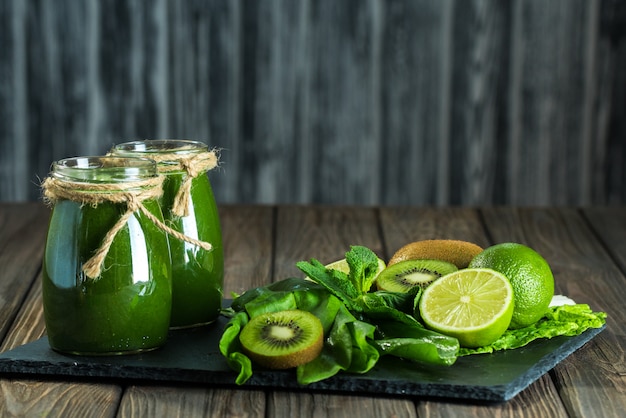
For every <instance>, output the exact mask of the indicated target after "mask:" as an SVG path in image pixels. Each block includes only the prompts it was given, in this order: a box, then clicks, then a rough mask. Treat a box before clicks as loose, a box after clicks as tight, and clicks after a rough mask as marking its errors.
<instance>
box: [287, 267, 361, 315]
mask: <svg viewBox="0 0 626 418" xmlns="http://www.w3.org/2000/svg"><path fill="white" fill-rule="evenodd" d="M296 266H297V267H298V268H299V269H300V270H301V271H302V272H303V273H304V274H306V275H307V276H308V277H309V278H310V279H311V280H313V281H315V282H316V283H318V284H319V285H321V286H323V287H325V288H326V289H327V290H328V291H329V292H330V293H331V294H333V295H334V296H336V297H337V298H339V300H341V301H342V302H343V303H344V304H346V305H347V306H348V307H353V306H354V305H353V301H354V299H355V298H356V297H357V296H359V294H360V293H359V292H358V290H357V289H356V288H355V287H354V285H353V284H352V282H351V281H350V280H348V276H347V275H346V274H345V273H344V272H342V271H339V270H333V269H327V268H326V267H324V265H323V264H322V263H320V262H319V261H318V260H316V259H311V261H310V262H307V261H299V262H297V263H296Z"/></svg>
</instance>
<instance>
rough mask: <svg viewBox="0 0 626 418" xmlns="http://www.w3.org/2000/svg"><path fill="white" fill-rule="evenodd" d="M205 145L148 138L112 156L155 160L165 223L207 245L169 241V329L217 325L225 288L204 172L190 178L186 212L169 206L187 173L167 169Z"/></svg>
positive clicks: (203, 149) (215, 221) (215, 218)
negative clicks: (160, 178) (161, 179)
mask: <svg viewBox="0 0 626 418" xmlns="http://www.w3.org/2000/svg"><path fill="white" fill-rule="evenodd" d="M207 152H208V147H207V145H206V144H203V143H201V142H196V141H182V140H146V141H134V142H129V143H124V144H118V145H116V146H115V147H114V148H113V150H112V154H114V155H123V156H135V157H136V156H141V157H145V158H158V161H159V164H158V167H159V172H161V173H162V174H163V175H164V176H165V181H164V184H163V197H162V199H161V207H162V210H163V216H164V217H165V219H166V223H167V224H168V225H169V226H170V227H172V228H173V229H175V230H176V231H178V232H181V233H183V234H184V235H186V236H189V237H191V238H194V239H197V240H200V241H205V242H208V243H210V244H211V245H212V246H213V248H212V250H210V251H207V250H205V249H202V248H200V247H198V246H196V245H194V244H190V243H187V242H183V241H181V240H179V239H177V238H175V237H171V236H170V237H169V243H170V256H171V261H172V317H171V323H170V325H171V327H172V328H183V327H191V326H197V325H202V324H207V323H211V322H213V321H215V320H216V319H217V317H218V316H219V313H220V309H221V304H222V296H223V284H224V255H223V246H222V233H221V228H220V221H219V213H218V208H217V205H216V202H215V199H214V196H213V190H212V188H211V184H210V181H209V178H208V175H207V173H206V172H202V173H200V174H199V175H197V176H195V177H192V180H191V189H190V193H189V198H188V202H187V208H188V211H187V214H186V215H183V216H181V215H176V214H175V213H174V212H173V210H172V208H173V206H174V201H175V199H177V197H178V194H179V192H180V189H181V187H182V184H183V182H184V180H185V179H187V178H188V173H187V172H186V171H184V170H182V169H171V166H172V165H176V164H178V163H177V162H178V161H180V160H184V159H188V158H193V157H194V156H198V155H201V154H206V153H207Z"/></svg>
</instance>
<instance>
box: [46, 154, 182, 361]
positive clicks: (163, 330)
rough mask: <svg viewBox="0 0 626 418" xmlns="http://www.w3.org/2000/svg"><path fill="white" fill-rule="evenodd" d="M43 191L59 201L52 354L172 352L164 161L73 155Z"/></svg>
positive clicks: (51, 248) (49, 278) (52, 237)
mask: <svg viewBox="0 0 626 418" xmlns="http://www.w3.org/2000/svg"><path fill="white" fill-rule="evenodd" d="M43 191H44V197H45V199H46V200H47V201H48V202H49V204H50V205H52V213H51V216H50V222H49V228H48V234H47V238H46V246H45V254H44V262H43V274H42V295H43V307H44V317H45V323H46V331H47V335H48V341H49V343H50V346H51V348H53V349H54V350H56V351H60V352H64V353H70V354H78V355H115V354H129V353H138V352H143V351H147V350H153V349H156V348H158V347H160V346H162V345H163V344H164V343H165V342H166V339H167V335H168V332H169V321H170V314H171V302H172V289H171V267H170V257H169V243H168V238H167V234H166V233H165V232H164V231H163V230H162V229H161V228H159V227H158V226H157V225H155V223H154V221H153V220H152V219H150V217H155V219H159V220H160V221H161V222H162V221H163V216H162V213H161V209H160V206H159V203H158V197H159V196H160V194H161V193H162V177H160V176H158V173H157V169H156V163H155V162H154V161H151V160H148V159H140V158H118V157H79V158H69V159H64V160H60V161H56V162H54V163H53V164H52V171H51V173H50V176H49V177H48V178H47V179H46V180H45V181H44V183H43ZM131 200H132V202H131ZM139 207H141V210H139V209H138V208H139ZM88 265H90V266H91V267H90V269H87V266H88Z"/></svg>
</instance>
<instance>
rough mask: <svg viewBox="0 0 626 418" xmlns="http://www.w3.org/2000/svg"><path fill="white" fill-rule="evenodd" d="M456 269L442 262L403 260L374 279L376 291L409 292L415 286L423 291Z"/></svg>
mask: <svg viewBox="0 0 626 418" xmlns="http://www.w3.org/2000/svg"><path fill="white" fill-rule="evenodd" d="M457 270H458V268H457V267H456V266H455V265H454V264H452V263H449V262H447V261H442V260H405V261H400V262H398V263H396V264H394V265H392V266H387V268H386V269H385V270H383V271H382V272H380V274H379V275H378V277H377V278H376V287H377V289H378V290H386V291H388V292H409V291H411V289H413V288H414V287H415V286H420V287H422V288H423V289H425V288H426V287H428V285H430V284H431V283H432V282H434V281H435V280H437V279H438V278H440V277H442V276H445V275H446V274H449V273H453V272H455V271H457Z"/></svg>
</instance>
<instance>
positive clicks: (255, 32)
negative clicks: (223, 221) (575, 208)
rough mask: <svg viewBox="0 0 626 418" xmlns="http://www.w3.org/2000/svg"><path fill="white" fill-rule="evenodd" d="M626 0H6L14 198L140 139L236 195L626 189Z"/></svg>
mask: <svg viewBox="0 0 626 418" xmlns="http://www.w3.org/2000/svg"><path fill="white" fill-rule="evenodd" d="M623 8H624V6H623V5H621V4H620V3H619V2H615V0H590V1H586V0H554V1H551V2H549V4H544V2H541V1H538V0H508V1H497V0H470V1H460V0H443V1H434V0H415V1H404V0H391V1H383V0H364V1H352V0H351V1H341V2H336V1H333V0H319V1H313V0H302V1H297V2H294V1H289V0H268V1H263V2H257V1H254V0H233V1H228V2H224V1H219V0H210V1H199V0H190V1H184V2H170V1H166V0H158V1H134V2H127V1H123V0H106V1H94V0H90V1H86V2H81V4H80V5H76V4H74V2H73V1H71V0H58V1H55V2H54V5H53V4H51V3H50V2H45V1H40V0H24V1H21V0H3V1H2V3H1V5H0V43H1V44H2V46H3V48H2V49H1V51H0V149H1V150H2V152H0V176H1V177H2V182H0V201H16V200H17V201H21V200H36V199H38V198H39V193H38V190H37V187H36V183H38V181H37V179H38V178H43V177H45V176H46V175H47V173H48V171H49V167H50V164H51V162H52V161H54V160H57V159H60V158H64V157H71V156H76V155H92V154H102V153H104V152H106V151H107V150H108V149H109V148H110V147H111V146H112V145H113V144H115V143H117V142H122V141H127V140H133V139H153V138H188V139H197V140H201V141H205V142H207V143H209V144H210V145H211V146H212V147H216V148H219V149H221V150H222V152H221V161H222V164H221V167H220V169H219V170H217V171H215V172H214V173H211V181H212V183H213V184H214V190H215V194H216V197H217V200H218V202H219V203H222V204H228V203H264V204H274V203H287V204H301V203H314V204H343V205H377V204H384V205H404V204H410V205H449V204H454V205H467V206H471V205H485V204H518V205H548V204H560V205H588V204H615V205H618V204H623V203H624V202H625V201H626V192H625V191H624V190H626V188H625V187H624V184H625V183H626V170H624V169H623V167H624V166H626V164H624V162H625V161H626V143H625V142H624V141H623V138H624V136H625V132H626V124H624V123H623V120H626V118H624V117H623V116H624V114H626V110H625V109H626V106H625V102H626V100H624V97H626V95H625V94H624V92H625V91H626V89H625V88H624V87H625V86H626V75H624V72H623V71H620V69H621V68H623V66H624V62H625V61H626V47H625V45H626V42H625V39H626V33H625V32H624V31H622V30H620V28H621V27H623V26H624V22H626V14H625V13H623V11H622V10H623Z"/></svg>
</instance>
